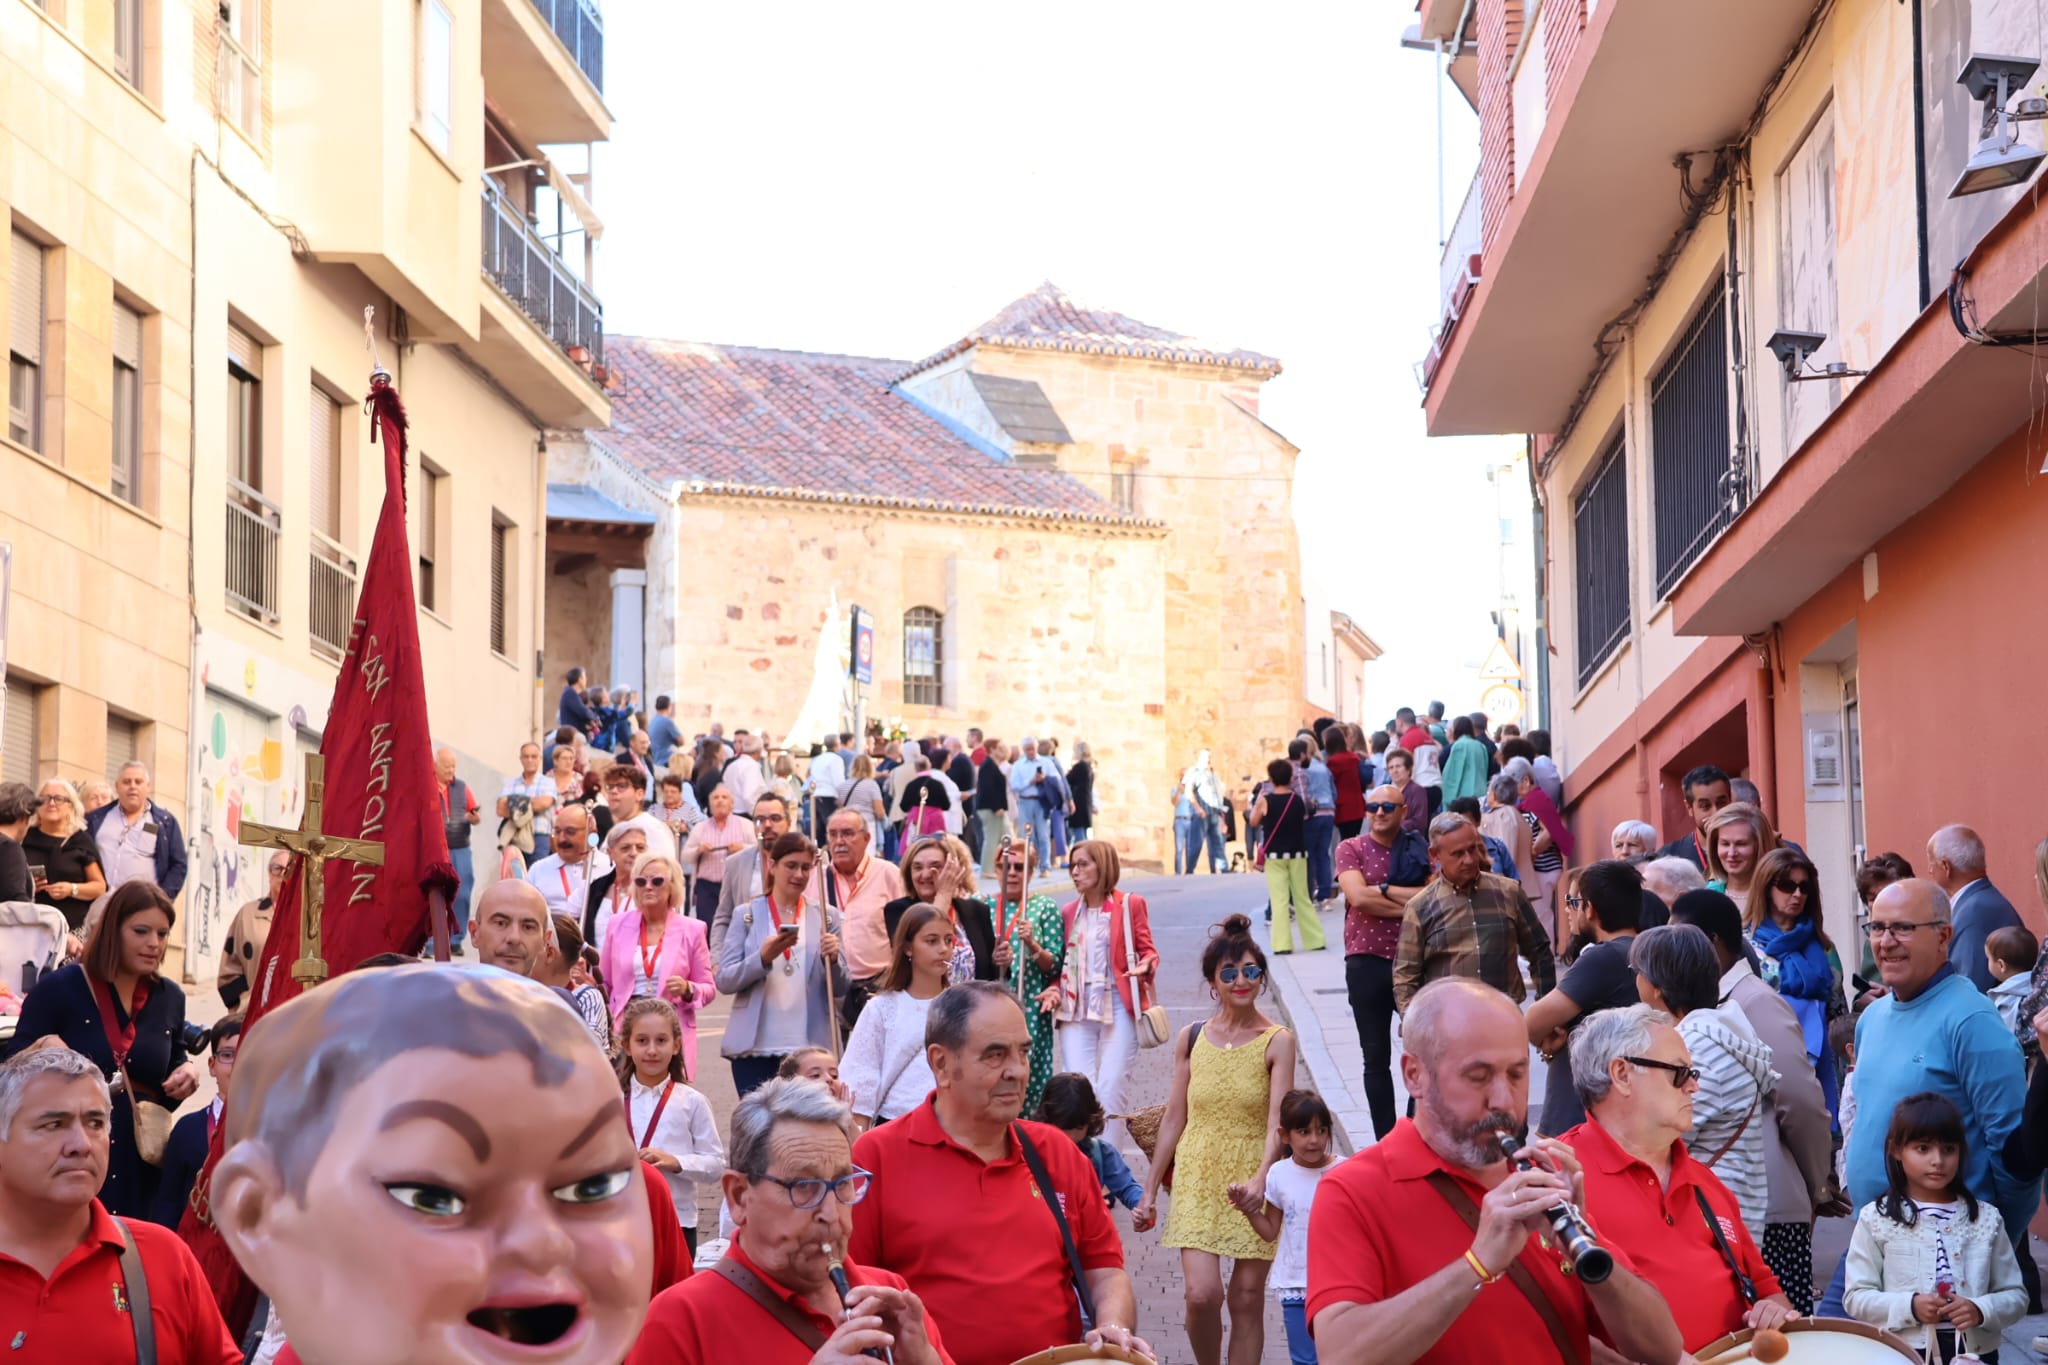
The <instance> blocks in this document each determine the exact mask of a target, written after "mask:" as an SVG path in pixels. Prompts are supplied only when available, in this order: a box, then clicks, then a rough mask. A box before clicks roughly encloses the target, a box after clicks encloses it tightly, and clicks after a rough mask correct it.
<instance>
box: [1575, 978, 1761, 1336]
mask: <svg viewBox="0 0 2048 1365" xmlns="http://www.w3.org/2000/svg"><path fill="white" fill-rule="evenodd" d="M1572 1080H1573V1083H1574V1085H1575V1086H1576V1088H1577V1090H1578V1092H1579V1098H1580V1099H1581V1100H1582V1101H1583V1102H1584V1103H1585V1106H1586V1113H1587V1115H1588V1118H1587V1119H1586V1121H1585V1122H1584V1123H1582V1124H1580V1125H1579V1126H1578V1127H1576V1128H1574V1129H1572V1130H1571V1131H1570V1132H1568V1133H1566V1134H1565V1135H1564V1140H1565V1142H1566V1143H1567V1144H1569V1145H1570V1146H1571V1148H1572V1150H1573V1151H1575V1152H1577V1153H1578V1156H1579V1161H1580V1162H1581V1163H1582V1164H1583V1165H1584V1166H1585V1168H1586V1200H1585V1210H1586V1216H1587V1218H1589V1219H1591V1220H1592V1222H1593V1225H1594V1226H1595V1227H1597V1228H1598V1229H1599V1230H1600V1235H1601V1236H1602V1237H1604V1238H1606V1239H1608V1244H1609V1245H1610V1246H1612V1247H1614V1248H1616V1249H1618V1250H1620V1251H1622V1252H1625V1253H1626V1254H1627V1256H1628V1258H1629V1262H1630V1264H1632V1265H1633V1266H1635V1268H1636V1273H1638V1274H1639V1275H1641V1276H1642V1277H1643V1278H1644V1279H1646V1280H1648V1281H1649V1282H1650V1283H1651V1284H1653V1285H1655V1286H1656V1287H1657V1288H1658V1289H1660V1290H1662V1291H1663V1293H1664V1297H1665V1298H1666V1299H1668V1300H1669V1301H1670V1303H1671V1311H1672V1313H1673V1314H1674V1315H1676V1317H1677V1319H1678V1330H1679V1333H1680V1335H1682V1336H1683V1337H1684V1338H1685V1349H1686V1350H1688V1351H1697V1350H1699V1348H1700V1347H1702V1346H1704V1345H1706V1344H1707V1343H1708V1342H1710V1341H1713V1340H1715V1339H1716V1338H1718V1337H1721V1336H1723V1335H1725V1334H1727V1333H1728V1332H1731V1331H1733V1330H1734V1329H1736V1328H1738V1327H1744V1326H1748V1327H1777V1326H1780V1325H1782V1324H1783V1323H1785V1322H1786V1321H1788V1320H1789V1319H1791V1318H1794V1317H1797V1316H1798V1314H1797V1312H1796V1311H1795V1310H1794V1309H1793V1307H1792V1301H1791V1300H1790V1299H1789V1298H1787V1297H1786V1296H1785V1294H1784V1293H1783V1292H1782V1290H1781V1288H1780V1286H1779V1284H1778V1280H1777V1277H1776V1276H1775V1275H1773V1274H1771V1270H1770V1267H1769V1266H1767V1265H1765V1264H1764V1259H1763V1257H1762V1256H1761V1255H1760V1254H1758V1252H1757V1249H1756V1243H1755V1242H1753V1241H1752V1240H1750V1235H1749V1229H1747V1228H1745V1227H1744V1226H1743V1225H1742V1212H1741V1210H1740V1209H1739V1208H1738V1207H1737V1205H1736V1203H1735V1196H1734V1195H1732V1194H1730V1193H1728V1188H1727V1186H1725V1185H1723V1184H1722V1183H1721V1182H1720V1180H1719V1179H1718V1178H1716V1176H1715V1175H1714V1173H1713V1172H1712V1171H1710V1170H1708V1169H1707V1168H1706V1167H1705V1166H1702V1165H1701V1164H1700V1163H1699V1162H1697V1161H1695V1160H1693V1158H1692V1155H1691V1154H1690V1153H1689V1152H1687V1151H1686V1150H1685V1143H1684V1142H1682V1141H1680V1136H1681V1135H1682V1134H1684V1133H1686V1132H1688V1131H1689V1130H1690V1129H1691V1128H1692V1096H1693V1092H1694V1091H1695V1090H1697V1089H1698V1088H1699V1073H1698V1072H1697V1071H1694V1070H1693V1069H1692V1055H1691V1053H1689V1052H1688V1051H1687V1050H1686V1046H1685V1040H1684V1039H1683V1038H1681V1037H1679V1036H1678V1030H1677V1028H1675V1027H1674V1026H1673V1025H1672V1023H1671V1017H1670V1016H1669V1015H1667V1014H1662V1013H1660V1012H1658V1011H1657V1010H1653V1009H1651V1008H1650V1007H1649V1006H1648V1005H1631V1006H1629V1007H1627V1008H1625V1009H1612V1010H1602V1011H1600V1012H1599V1013H1597V1014H1594V1015H1591V1016H1589V1017H1588V1018H1587V1019H1586V1021H1585V1022H1584V1023H1583V1024H1581V1025H1580V1026H1579V1028H1578V1031H1577V1032H1576V1033H1574V1034H1573V1035H1572ZM1702 1199H1704V1200H1705V1201H1706V1206H1705V1208H1702V1207H1701V1202H1700V1201H1701V1200H1702ZM1709 1210H1711V1213H1709ZM1710 1217H1711V1219H1712V1221H1711V1222H1709V1221H1708V1220H1709V1218H1710ZM1717 1233H1718V1234H1719V1236H1718V1238H1717V1237H1716V1234H1717ZM1745 1287H1747V1289H1748V1291H1749V1292H1748V1293H1744V1292H1743V1291H1744V1288H1745Z"/></svg>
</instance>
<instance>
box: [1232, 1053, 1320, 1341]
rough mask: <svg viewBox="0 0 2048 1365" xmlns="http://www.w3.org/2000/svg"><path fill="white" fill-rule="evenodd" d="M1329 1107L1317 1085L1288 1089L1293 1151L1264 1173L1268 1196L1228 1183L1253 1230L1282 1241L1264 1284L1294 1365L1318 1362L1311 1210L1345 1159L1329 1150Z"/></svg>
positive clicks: (1283, 1112) (1284, 1118)
mask: <svg viewBox="0 0 2048 1365" xmlns="http://www.w3.org/2000/svg"><path fill="white" fill-rule="evenodd" d="M1334 1126H1335V1125H1334V1123H1333V1122H1332V1120H1331V1118H1330V1107H1329V1106H1328V1105H1327V1104H1324V1103H1323V1097H1322V1096H1321V1095H1318V1094H1317V1093H1316V1092H1315V1091H1313V1090H1290V1091H1288V1092H1287V1094H1286V1095H1285V1096H1284V1097H1282V1099H1281V1101H1280V1128H1281V1131H1282V1136H1284V1137H1285V1138H1286V1140H1287V1145H1288V1147H1289V1149H1290V1150H1291V1153H1292V1154H1291V1155H1290V1156H1289V1157H1288V1158H1287V1159H1286V1160H1284V1161H1281V1162H1278V1163H1276V1164H1275V1165H1274V1167H1273V1169H1272V1170H1270V1171H1268V1172H1266V1193H1265V1197H1264V1198H1258V1197H1255V1196H1253V1195H1251V1194H1250V1193H1249V1192H1248V1191H1247V1189H1246V1188H1245V1187H1244V1186H1242V1185H1232V1186H1231V1187H1230V1202H1231V1203H1233V1204H1235V1205H1236V1206H1237V1209H1238V1211H1239V1212H1240V1213H1242V1214H1244V1216H1245V1218H1246V1220H1247V1221H1249V1222H1250V1223H1251V1225H1252V1230H1253V1231H1255V1232H1257V1233H1258V1234H1259V1236H1261V1237H1263V1238H1265V1239H1266V1240H1267V1241H1269V1242H1278V1243H1279V1244H1280V1245H1279V1247H1278V1249H1277V1250H1276V1251H1275V1253H1274V1256H1273V1270H1272V1273H1271V1274H1269V1275H1268V1276H1267V1277H1266V1289H1267V1290H1268V1292H1270V1293H1271V1294H1272V1295H1273V1296H1274V1297H1275V1298H1277V1299H1279V1300H1280V1319H1281V1321H1282V1322H1284V1323H1286V1325H1287V1354H1288V1357H1289V1358H1290V1359H1291V1360H1292V1361H1293V1365H1315V1360H1316V1343H1315V1338H1314V1337H1312V1336H1310V1335H1309V1332H1308V1214H1309V1209H1310V1208H1311V1207H1312V1206H1313V1205H1314V1203H1315V1198H1316V1189H1317V1187H1318V1186H1320V1185H1321V1184H1322V1183H1323V1177H1324V1176H1326V1175H1328V1174H1329V1173H1330V1172H1331V1171H1333V1170H1335V1169H1336V1168H1337V1163H1338V1162H1339V1161H1341V1160H1343V1158H1341V1157H1332V1156H1331V1155H1330V1133H1331V1130H1332V1128H1333V1127H1334Z"/></svg>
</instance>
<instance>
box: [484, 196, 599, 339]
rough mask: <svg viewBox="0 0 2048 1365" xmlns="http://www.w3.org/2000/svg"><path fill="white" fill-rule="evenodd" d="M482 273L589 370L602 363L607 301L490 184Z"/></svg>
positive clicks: (485, 200) (486, 201)
mask: <svg viewBox="0 0 2048 1365" xmlns="http://www.w3.org/2000/svg"><path fill="white" fill-rule="evenodd" d="M484 273H485V274H486V275H489V276H490V277H491V278H492V279H493V280H495V281H496V282H497V284H498V287H499V288H500V289H503V290H504V291H505V293H506V294H507V295H509V296H510V297H511V299H512V302H514V303H516V304H518V305H519V310H520V311H521V312H523V313H525V314H526V316H527V317H529V318H531V319H533V323H534V325H535V326H536V327H538V328H540V329H541V331H543V332H545V333H547V335H548V338H549V339H550V340H551V341H553V342H554V343H555V345H557V346H559V347H560V348H561V349H562V352H563V354H565V355H567V356H568V357H569V358H570V359H571V360H574V361H576V362H577V363H578V364H580V365H582V366H583V367H584V369H585V370H586V371H588V370H589V369H590V368H591V367H592V366H596V365H602V364H604V305H603V304H600V303H599V302H598V301H597V295H595V294H593V293H591V292H590V286H589V285H587V284H585V283H584V282H583V281H582V280H580V279H578V278H576V275H575V274H574V272H572V271H571V270H570V269H569V266H568V264H567V263H566V262H565V261H563V260H562V258H561V257H560V256H558V255H557V254H555V252H554V251H553V249H551V248H550V247H549V246H548V244H547V243H546V242H545V241H544V240H542V238H541V236H540V234H539V233H538V232H535V231H534V229H533V226H532V224H530V223H528V222H527V221H526V218H525V215H523V214H521V213H520V212H519V210H518V209H516V208H514V207H513V206H512V205H510V204H508V203H506V202H505V196H504V195H502V194H500V193H499V192H498V188H497V186H495V185H491V184H486V185H485V186H484ZM579 348H580V349H581V350H582V352H583V354H582V355H580V356H579V355H578V354H577V350H578V349H579Z"/></svg>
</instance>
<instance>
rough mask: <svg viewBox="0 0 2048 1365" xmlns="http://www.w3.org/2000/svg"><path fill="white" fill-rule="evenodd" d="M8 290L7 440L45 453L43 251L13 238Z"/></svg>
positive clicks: (21, 237) (26, 240)
mask: <svg viewBox="0 0 2048 1365" xmlns="http://www.w3.org/2000/svg"><path fill="white" fill-rule="evenodd" d="M11 247H12V250H11V251H10V253H9V257H8V261H9V273H10V274H11V275H12V277H13V278H12V279H10V280H9V281H8V286H7V300H8V302H7V353H8V354H7V439H8V440H10V441H18V442H20V443H21V444H22V445H25V446H27V447H29V448H30V449H31V450H41V449H42V448H43V248H42V245H41V244H40V243H39V242H37V241H36V240H35V239H34V238H32V237H28V236H25V235H23V234H22V233H19V232H17V233H14V234H12V241H11Z"/></svg>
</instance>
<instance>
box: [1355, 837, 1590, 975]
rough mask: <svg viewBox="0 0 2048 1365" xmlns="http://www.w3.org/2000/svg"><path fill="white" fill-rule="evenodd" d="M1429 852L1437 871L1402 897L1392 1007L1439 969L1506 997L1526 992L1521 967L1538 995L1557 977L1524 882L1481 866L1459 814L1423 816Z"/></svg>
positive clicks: (1483, 861)
mask: <svg viewBox="0 0 2048 1365" xmlns="http://www.w3.org/2000/svg"><path fill="white" fill-rule="evenodd" d="M1429 856H1430V858H1431V860H1432V861H1434V862H1435V863H1436V868H1437V877H1436V880H1435V881H1433V882H1431V883H1430V884H1429V885H1428V886H1427V887H1425V888H1423V891H1422V894H1421V895H1419V896H1417V897H1416V898H1415V899H1414V900H1411V901H1409V902H1408V913H1407V915H1406V916H1404V917H1403V918H1402V920H1401V945H1400V948H1399V950H1398V951H1397V952H1396V954H1395V957H1394V1008H1396V1009H1398V1010H1400V1011H1402V1012H1403V1013H1406V1012H1407V1009H1408V1002H1409V1001H1410V1000H1412V999H1414V998H1415V992H1417V991H1419V990H1421V989H1422V988H1423V987H1424V986H1426V985H1428V984H1429V983H1430V982H1432V981H1435V980H1437V979H1438V978H1439V977H1446V976H1469V977H1473V978H1475V979H1477V980H1480V981H1484V982H1485V983H1486V984H1487V985H1489V986H1492V987H1493V988H1494V989H1495V990H1498V991H1500V992H1501V993H1503V994H1504V995H1506V996H1507V997H1508V999H1510V1000H1515V1001H1520V1000H1522V999H1524V998H1525V989H1526V988H1525V986H1524V984H1523V981H1522V967H1521V963H1520V962H1519V961H1518V959H1520V958H1527V959H1528V961H1529V976H1530V979H1531V980H1532V981H1533V982H1534V983H1535V986H1536V995H1537V997H1538V998H1541V997H1542V996H1544V995H1546V994H1548V993H1549V992H1550V990H1551V989H1552V988H1554V987H1555V986H1556V985H1557V963H1556V961H1555V960H1554V959H1553V958H1552V957H1551V953H1550V938H1549V936H1548V935H1547V934H1545V933H1544V932H1543V926H1542V924H1541V923H1539V922H1538V920H1537V919H1536V910H1535V907H1534V906H1532V905H1530V904H1529V898H1528V896H1527V895H1525V894H1523V891H1522V884H1521V883H1520V882H1518V881H1515V880H1513V879H1512V878H1509V877H1497V876H1495V875H1494V874H1493V873H1491V872H1488V871H1486V866H1487V857H1486V845H1485V843H1484V842H1482V841H1481V839H1480V837H1479V830H1478V829H1477V828H1476V827H1475V826H1474V825H1473V824H1472V822H1471V821H1469V820H1467V819H1466V818H1465V817H1464V816H1462V815H1454V814H1449V813H1446V814H1443V815H1439V816H1437V817H1436V818H1435V819H1434V820H1432V821H1430V822H1429Z"/></svg>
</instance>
